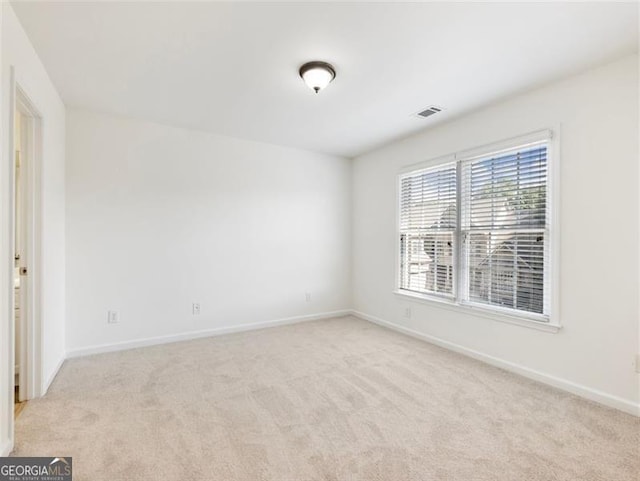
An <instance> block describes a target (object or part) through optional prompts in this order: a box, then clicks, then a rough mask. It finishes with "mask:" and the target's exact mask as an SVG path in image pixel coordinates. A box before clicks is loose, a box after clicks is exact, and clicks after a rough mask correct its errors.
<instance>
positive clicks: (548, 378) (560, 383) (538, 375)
mask: <svg viewBox="0 0 640 481" xmlns="http://www.w3.org/2000/svg"><path fill="white" fill-rule="evenodd" d="M351 314H352V315H354V316H356V317H358V318H360V319H363V320H365V321H369V322H372V323H374V324H378V325H380V326H383V327H387V328H389V329H392V330H394V331H398V332H401V333H403V334H406V335H408V336H411V337H415V338H418V339H422V340H423V341H426V342H429V343H431V344H435V345H437V346H440V347H443V348H445V349H449V350H451V351H455V352H457V353H460V354H463V355H465V356H468V357H472V358H473V359H477V360H479V361H482V362H485V363H487V364H491V365H492V366H496V367H499V368H501V369H504V370H506V371H510V372H513V373H516V374H519V375H521V376H524V377H527V378H529V379H533V380H534V381H538V382H541V383H543V384H547V385H549V386H553V387H555V388H558V389H561V390H563V391H567V392H570V393H571V394H575V395H576V396H580V397H583V398H585V399H589V400H590V401H595V402H597V403H599V404H603V405H605V406H608V407H611V408H614V409H618V410H620V411H624V412H626V413H628V414H632V415H634V416H638V417H640V403H634V402H633V401H630V400H627V399H623V398H620V397H618V396H613V395H611V394H608V393H605V392H603V391H599V390H597V389H592V388H590V387H587V386H584V385H581V384H577V383H574V382H572V381H568V380H566V379H562V378H559V377H556V376H552V375H550V374H546V373H543V372H540V371H536V370H534V369H530V368H528V367H525V366H522V365H520V364H517V363H514V362H511V361H506V360H504V359H500V358H497V357H494V356H490V355H488V354H484V353H482V352H479V351H475V350H473V349H469V348H466V347H464V346H461V345H459V344H455V343H453V342H449V341H445V340H444V339H440V338H437V337H434V336H430V335H428V334H423V333H421V332H418V331H414V330H413V329H409V328H406V327H403V326H400V325H398V324H395V323H393V322H389V321H386V320H384V319H380V318H379V317H375V316H371V315H369V314H365V313H364V312H360V311H355V310H352V311H351Z"/></svg>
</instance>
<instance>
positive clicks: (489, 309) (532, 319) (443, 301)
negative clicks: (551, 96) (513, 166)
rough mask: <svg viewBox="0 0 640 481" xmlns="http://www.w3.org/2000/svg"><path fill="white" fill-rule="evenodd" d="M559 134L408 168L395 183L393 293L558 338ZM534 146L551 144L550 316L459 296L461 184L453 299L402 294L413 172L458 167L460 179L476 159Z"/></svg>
mask: <svg viewBox="0 0 640 481" xmlns="http://www.w3.org/2000/svg"><path fill="white" fill-rule="evenodd" d="M559 132H560V126H558V127H556V128H555V129H554V130H551V129H544V130H539V131H535V132H531V133H529V134H525V135H521V136H518V137H513V138H509V139H506V140H502V141H498V142H493V143H490V144H486V145H483V146H481V147H477V148H473V149H467V150H463V151H460V152H456V153H453V154H450V155H446V156H442V157H437V158H435V159H431V160H429V161H426V162H420V163H418V164H412V165H409V166H407V167H405V168H403V169H402V170H401V171H400V172H399V173H398V175H397V179H396V189H397V192H396V249H395V259H396V263H395V264H396V265H395V267H396V269H395V276H394V277H395V280H394V288H393V292H394V293H395V294H396V295H398V296H399V297H401V298H402V299H404V300H409V301H413V302H419V303H426V304H429V305H431V306H435V307H438V308H442V309H446V310H453V311H457V312H461V313H465V314H470V315H474V316H480V317H484V318H489V319H492V320H495V321H499V322H507V323H510V324H516V325H520V326H523V327H528V328H533V329H537V330H542V331H547V332H558V331H559V330H560V329H561V327H562V326H561V324H560V322H559V318H560V316H559V312H560V306H559V299H560V297H559V287H560V286H559V268H560V265H559V264H560V263H559V247H560V242H559V233H560V222H559V205H560V198H559V164H560V162H559V152H558V151H559ZM535 142H547V214H546V215H547V219H546V224H547V229H548V240H547V244H548V245H547V246H546V249H547V255H548V268H547V270H546V271H545V274H546V276H547V280H546V282H547V290H548V294H547V295H548V303H549V311H548V314H547V315H541V314H536V313H527V312H524V311H518V310H516V309H511V308H505V307H500V306H493V305H488V304H480V303H474V302H470V301H467V300H464V299H462V296H461V295H460V293H459V292H458V289H459V286H460V282H459V281H458V279H459V278H460V273H461V269H463V268H464V266H463V265H462V258H461V256H460V249H461V245H462V244H461V243H462V240H463V239H462V237H463V235H462V232H461V227H462V226H461V223H460V212H461V205H460V201H461V199H460V193H461V186H460V184H459V183H458V185H457V188H456V190H457V192H458V208H457V212H458V222H457V226H456V237H455V239H456V249H455V254H454V274H453V275H454V279H455V280H456V282H455V285H454V289H453V298H452V299H451V298H444V297H442V296H438V295H436V294H433V295H432V294H427V293H418V292H415V291H409V290H406V289H402V288H401V287H400V286H401V259H400V257H401V246H400V209H401V195H400V194H401V183H402V179H403V178H404V177H406V176H407V175H410V174H411V173H413V172H417V171H420V170H425V169H435V168H437V167H438V166H440V165H442V166H444V165H446V164H450V163H452V162H455V163H456V164H457V167H458V179H459V178H460V170H461V169H460V166H461V164H462V163H464V162H466V161H468V160H469V159H472V158H477V157H484V156H488V155H491V154H494V153H496V152H500V151H507V150H510V149H514V148H517V147H520V146H523V145H526V144H531V143H535Z"/></svg>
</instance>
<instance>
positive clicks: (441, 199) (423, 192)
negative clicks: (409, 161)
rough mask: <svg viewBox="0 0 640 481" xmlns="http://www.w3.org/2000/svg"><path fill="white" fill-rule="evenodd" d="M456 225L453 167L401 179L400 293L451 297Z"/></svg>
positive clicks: (449, 166) (421, 171) (408, 175)
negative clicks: (407, 292) (412, 292)
mask: <svg viewBox="0 0 640 481" xmlns="http://www.w3.org/2000/svg"><path fill="white" fill-rule="evenodd" d="M456 222H457V212H456V165H455V164H454V163H451V164H446V165H443V166H439V167H438V168H436V169H427V170H420V171H416V172H412V173H411V174H407V175H405V176H403V177H401V179H400V249H401V252H400V255H401V262H400V288H401V289H406V290H410V291H414V292H420V293H436V294H440V295H445V296H449V297H450V296H451V295H452V293H453V286H454V280H453V269H454V265H453V262H454V256H453V252H454V244H455V232H456Z"/></svg>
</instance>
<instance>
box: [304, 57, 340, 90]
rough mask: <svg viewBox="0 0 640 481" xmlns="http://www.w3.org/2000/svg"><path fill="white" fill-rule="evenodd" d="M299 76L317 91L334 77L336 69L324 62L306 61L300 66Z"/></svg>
mask: <svg viewBox="0 0 640 481" xmlns="http://www.w3.org/2000/svg"><path fill="white" fill-rule="evenodd" d="M300 77H302V80H304V83H306V84H307V85H308V86H309V88H310V89H311V90H313V91H314V92H315V93H318V92H319V91H320V90H322V89H323V88H325V87H326V86H327V85H329V83H330V82H331V81H332V80H333V79H334V78H335V77H336V71H335V70H334V68H333V67H332V66H331V65H330V64H328V63H326V62H308V63H305V64H304V65H303V66H302V67H300Z"/></svg>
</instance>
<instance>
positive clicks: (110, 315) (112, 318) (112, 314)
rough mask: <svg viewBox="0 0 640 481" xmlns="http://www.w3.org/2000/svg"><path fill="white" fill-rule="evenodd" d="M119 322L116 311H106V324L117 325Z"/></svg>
mask: <svg viewBox="0 0 640 481" xmlns="http://www.w3.org/2000/svg"><path fill="white" fill-rule="evenodd" d="M118 322H120V313H119V312H118V311H107V324H117V323H118Z"/></svg>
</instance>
